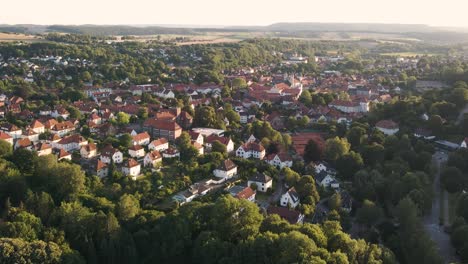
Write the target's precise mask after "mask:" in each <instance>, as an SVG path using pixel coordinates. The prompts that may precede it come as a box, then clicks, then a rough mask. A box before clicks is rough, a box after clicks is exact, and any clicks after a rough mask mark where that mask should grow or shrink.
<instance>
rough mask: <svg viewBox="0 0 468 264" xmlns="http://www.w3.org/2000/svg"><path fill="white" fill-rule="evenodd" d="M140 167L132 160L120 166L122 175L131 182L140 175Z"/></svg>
mask: <svg viewBox="0 0 468 264" xmlns="http://www.w3.org/2000/svg"><path fill="white" fill-rule="evenodd" d="M140 171H141V165H140V163H138V162H137V161H136V160H134V159H128V160H126V161H125V162H124V163H123V165H122V173H123V174H124V175H127V176H130V177H131V178H132V180H136V179H137V177H138V175H140Z"/></svg>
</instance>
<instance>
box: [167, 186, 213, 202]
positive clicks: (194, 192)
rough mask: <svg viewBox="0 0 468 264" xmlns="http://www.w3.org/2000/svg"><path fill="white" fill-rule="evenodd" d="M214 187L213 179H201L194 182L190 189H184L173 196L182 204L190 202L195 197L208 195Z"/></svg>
mask: <svg viewBox="0 0 468 264" xmlns="http://www.w3.org/2000/svg"><path fill="white" fill-rule="evenodd" d="M212 189H213V186H212V185H211V180H205V181H200V182H196V183H194V184H192V185H191V186H190V187H189V189H188V190H185V191H182V192H180V193H178V194H176V195H174V196H173V197H172V199H173V200H174V201H177V202H179V204H180V205H183V204H185V203H189V202H191V201H193V199H195V198H197V197H199V196H204V195H206V194H207V193H208V192H209V191H211V190H212Z"/></svg>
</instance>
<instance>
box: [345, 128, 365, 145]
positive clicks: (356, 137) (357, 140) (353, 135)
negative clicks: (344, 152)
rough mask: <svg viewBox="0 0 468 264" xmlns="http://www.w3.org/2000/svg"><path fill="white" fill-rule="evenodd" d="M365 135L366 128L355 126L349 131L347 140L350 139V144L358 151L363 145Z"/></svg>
mask: <svg viewBox="0 0 468 264" xmlns="http://www.w3.org/2000/svg"><path fill="white" fill-rule="evenodd" d="M365 134H366V130H365V129H364V128H362V127H360V126H355V127H352V128H351V129H350V130H349V131H348V134H347V135H346V138H347V139H348V142H349V143H350V144H351V146H352V147H353V149H357V148H358V147H359V146H360V145H361V140H362V137H363V136H364V135H365Z"/></svg>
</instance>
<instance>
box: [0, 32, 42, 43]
mask: <svg viewBox="0 0 468 264" xmlns="http://www.w3.org/2000/svg"><path fill="white" fill-rule="evenodd" d="M13 41H41V38H38V37H37V36H34V35H25V34H14V33H3V32H0V42H13Z"/></svg>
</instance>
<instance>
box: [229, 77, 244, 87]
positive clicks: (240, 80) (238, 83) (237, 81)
mask: <svg viewBox="0 0 468 264" xmlns="http://www.w3.org/2000/svg"><path fill="white" fill-rule="evenodd" d="M231 85H232V88H245V87H247V83H246V82H245V79H244V78H234V79H233V80H232V82H231Z"/></svg>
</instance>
